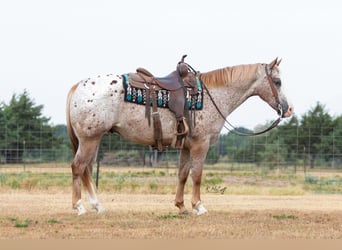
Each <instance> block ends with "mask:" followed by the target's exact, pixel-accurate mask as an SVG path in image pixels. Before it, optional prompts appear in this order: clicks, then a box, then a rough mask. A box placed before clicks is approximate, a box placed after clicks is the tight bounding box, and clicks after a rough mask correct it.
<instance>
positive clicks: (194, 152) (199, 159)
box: [190, 143, 209, 215]
mask: <svg viewBox="0 0 342 250" xmlns="http://www.w3.org/2000/svg"><path fill="white" fill-rule="evenodd" d="M208 149H209V143H201V144H194V145H193V147H192V148H191V151H190V152H191V165H192V168H191V178H192V185H193V186H192V199H191V204H192V209H193V212H194V213H195V214H197V215H202V214H205V213H207V212H208V211H207V209H206V208H205V207H204V206H203V204H202V203H201V182H202V172H203V165H204V161H205V158H206V155H207V152H208Z"/></svg>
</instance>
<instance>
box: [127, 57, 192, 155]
mask: <svg viewBox="0 0 342 250" xmlns="http://www.w3.org/2000/svg"><path fill="white" fill-rule="evenodd" d="M185 57H186V55H184V56H183V57H182V59H181V61H180V62H178V64H177V68H176V70H175V71H173V72H171V73H170V74H169V75H167V76H165V77H155V76H153V74H151V73H150V72H149V71H148V70H146V69H144V68H137V70H136V73H130V74H129V83H130V85H132V86H133V87H136V88H140V89H146V100H151V102H152V118H153V127H154V140H155V145H154V147H156V148H157V149H158V150H159V151H162V149H163V146H162V145H163V144H162V138H163V135H162V125H161V121H160V115H159V112H158V109H157V93H156V92H157V91H159V90H168V91H169V103H168V107H169V109H170V111H172V112H173V113H174V114H175V117H176V121H177V122H176V127H175V135H174V139H173V142H172V146H174V147H176V148H182V147H183V144H184V139H185V137H186V136H187V135H188V134H189V125H188V123H187V121H186V117H188V116H189V115H188V108H187V107H186V95H187V92H188V91H189V90H190V91H191V93H192V94H193V93H196V92H197V82H196V73H195V72H193V71H191V70H190V69H189V65H188V64H187V63H185V62H184V58H185ZM147 103H148V101H147ZM145 117H146V118H147V119H148V123H149V125H150V123H151V121H150V117H151V105H148V104H147V105H146V110H145Z"/></svg>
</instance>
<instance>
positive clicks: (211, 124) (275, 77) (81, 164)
mask: <svg viewBox="0 0 342 250" xmlns="http://www.w3.org/2000/svg"><path fill="white" fill-rule="evenodd" d="M279 63H280V61H278V60H277V59H275V60H273V61H272V62H271V63H270V64H264V63H256V64H250V65H239V66H233V67H225V68H222V69H217V70H213V71H210V72H207V73H198V74H197V77H198V79H199V80H200V81H201V82H202V83H203V86H205V89H206V90H207V92H206V91H204V90H203V92H204V95H203V109H202V110H198V111H195V112H196V126H194V127H192V133H191V136H188V137H187V138H186V139H185V142H184V145H183V148H182V149H181V152H180V161H179V172H178V187H177V193H176V198H175V205H176V206H177V207H178V208H179V212H180V213H187V212H188V211H187V209H186V208H185V205H184V185H185V183H186V181H187V178H188V176H189V173H190V171H191V178H192V182H193V190H192V199H191V204H192V209H193V211H194V213H196V214H197V215H200V214H203V213H206V212H207V210H206V209H205V207H204V206H203V204H202V203H201V197H200V186H201V178H202V170H203V164H204V161H205V158H206V155H207V152H208V149H209V146H210V145H211V144H213V143H215V142H216V141H217V139H218V137H219V135H220V131H221V129H222V127H223V126H224V123H225V121H224V119H223V118H222V116H224V117H227V116H228V115H229V114H230V113H231V112H232V111H233V110H235V109H236V108H237V107H238V106H239V105H241V104H242V103H243V102H244V101H245V100H246V99H247V98H249V97H251V96H256V95H257V96H259V97H260V98H261V99H262V100H264V101H265V102H267V103H268V104H269V105H270V106H271V107H272V108H273V109H274V110H276V111H277V112H278V113H280V114H281V116H282V117H289V116H291V114H292V111H293V108H292V106H291V105H290V104H289V103H288V101H287V99H286V97H285V95H284V93H283V92H282V89H281V80H280V76H279V67H278V66H279ZM124 95H125V91H124V87H123V77H122V76H120V75H115V74H114V75H113V74H110V75H105V76H98V77H95V78H88V79H86V80H83V81H81V82H79V83H77V84H76V85H74V86H73V87H72V88H71V90H70V91H69V94H68V98H67V126H68V133H69V137H70V141H71V144H72V149H73V153H74V155H75V157H74V160H73V161H72V165H71V167H72V175H73V196H72V205H73V208H75V209H77V211H78V214H79V215H81V214H83V213H85V212H86V209H85V207H84V205H83V203H82V200H81V182H83V185H84V186H85V188H86V192H87V195H88V200H89V203H90V204H91V206H92V207H93V208H94V209H96V211H97V212H98V213H101V212H103V211H104V208H103V207H102V206H101V204H100V203H99V201H98V199H97V196H96V194H95V188H94V184H93V181H92V164H93V162H94V160H95V158H96V155H97V151H98V147H99V144H100V141H101V138H102V136H103V134H104V133H107V132H116V133H119V134H120V135H121V136H123V137H124V138H125V139H127V140H129V141H132V142H135V143H139V144H144V145H153V144H154V138H153V128H152V126H149V125H148V122H147V121H146V119H145V116H144V114H145V107H144V106H142V105H136V104H132V103H129V102H125V101H124ZM214 103H215V104H214ZM215 106H216V107H215ZM218 110H220V112H219V111H218ZM158 112H159V115H160V119H161V123H162V133H163V145H164V146H170V145H171V143H172V140H173V137H174V124H175V122H176V119H175V117H174V114H172V113H171V112H170V110H169V109H162V108H159V109H158ZM220 113H221V114H220Z"/></svg>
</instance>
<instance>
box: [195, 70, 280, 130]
mask: <svg viewBox="0 0 342 250" xmlns="http://www.w3.org/2000/svg"><path fill="white" fill-rule="evenodd" d="M191 69H192V67H191ZM192 70H193V69H192ZM265 73H266V77H267V80H268V83H269V85H270V87H271V90H272V94H273V96H274V98H275V101H276V103H277V106H278V111H277V112H278V115H279V117H278V119H276V120H275V121H274V122H272V124H271V125H270V126H269V127H267V128H266V129H264V130H262V131H258V132H242V131H239V130H238V129H237V128H236V127H235V126H233V125H232V124H231V123H230V122H229V121H228V120H227V119H226V117H225V116H224V115H223V114H222V112H221V111H220V109H219V108H218V106H217V105H216V103H215V101H214V99H213V97H212V96H211V94H210V92H209V90H208V88H207V86H205V84H204V82H202V84H203V87H204V89H205V90H206V92H207V94H208V96H209V98H210V100H211V102H212V103H213V105H214V107H215V108H216V110H217V112H218V113H219V114H220V116H221V117H222V118H223V120H224V121H225V122H226V123H227V124H228V125H229V126H230V127H231V128H228V127H227V126H226V125H225V124H224V125H223V126H224V127H225V128H226V129H227V130H228V131H229V132H232V133H233V134H236V135H241V136H254V135H260V134H263V133H266V132H268V131H270V130H271V129H273V128H275V127H276V126H277V125H278V124H279V123H280V121H281V120H282V117H283V108H282V106H281V104H280V101H279V95H278V91H277V90H276V88H275V83H274V80H273V78H272V76H271V74H272V69H271V74H270V73H269V72H268V69H267V64H266V65H265Z"/></svg>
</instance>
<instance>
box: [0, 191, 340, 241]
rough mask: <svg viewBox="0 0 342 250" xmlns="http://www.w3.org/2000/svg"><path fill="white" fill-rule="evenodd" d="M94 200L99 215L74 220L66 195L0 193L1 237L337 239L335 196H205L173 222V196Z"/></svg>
mask: <svg viewBox="0 0 342 250" xmlns="http://www.w3.org/2000/svg"><path fill="white" fill-rule="evenodd" d="M99 199H100V201H101V202H102V204H103V205H104V207H105V208H106V212H105V213H104V214H101V215H97V214H96V213H95V212H94V211H92V210H88V211H89V212H88V213H87V214H85V215H84V216H80V217H79V216H77V214H76V211H75V210H72V209H71V193H69V192H65V191H56V192H53V191H48V192H47V191H46V192H38V191H34V192H27V191H9V192H6V193H4V192H3V193H0V239H194V238H199V239H342V196H341V195H303V196H260V195H219V194H205V195H203V196H202V201H203V203H204V205H205V206H206V208H207V209H208V210H209V213H208V214H206V215H203V216H195V215H193V214H189V215H187V216H179V215H178V214H177V212H178V211H177V208H176V207H174V205H173V200H174V195H142V194H139V195H137V194H127V195H123V194H109V193H100V194H99ZM85 205H86V207H87V208H89V206H88V204H87V203H86V202H85ZM186 205H187V206H188V209H190V196H186Z"/></svg>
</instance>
